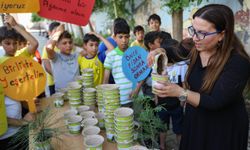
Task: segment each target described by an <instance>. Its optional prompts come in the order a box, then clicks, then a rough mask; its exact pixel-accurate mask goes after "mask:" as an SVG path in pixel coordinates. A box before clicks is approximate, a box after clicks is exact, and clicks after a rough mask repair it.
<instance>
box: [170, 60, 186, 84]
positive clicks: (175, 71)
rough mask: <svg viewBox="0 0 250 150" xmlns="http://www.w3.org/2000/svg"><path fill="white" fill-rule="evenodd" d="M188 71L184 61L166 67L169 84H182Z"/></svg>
mask: <svg viewBox="0 0 250 150" xmlns="http://www.w3.org/2000/svg"><path fill="white" fill-rule="evenodd" d="M187 69H188V65H187V62H186V61H180V62H178V63H175V64H173V65H172V66H168V67H167V72H168V77H169V80H170V82H171V83H177V84H178V83H180V82H184V80H185V75H186V72H187Z"/></svg>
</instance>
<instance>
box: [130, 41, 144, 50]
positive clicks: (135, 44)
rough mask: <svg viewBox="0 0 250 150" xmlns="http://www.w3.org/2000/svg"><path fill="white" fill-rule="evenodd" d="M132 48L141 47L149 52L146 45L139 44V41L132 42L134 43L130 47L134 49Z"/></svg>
mask: <svg viewBox="0 0 250 150" xmlns="http://www.w3.org/2000/svg"><path fill="white" fill-rule="evenodd" d="M132 46H140V47H142V48H144V49H145V50H147V48H146V46H145V45H144V43H143V42H142V43H139V42H138V41H137V40H134V42H132V43H131V44H130V47H132Z"/></svg>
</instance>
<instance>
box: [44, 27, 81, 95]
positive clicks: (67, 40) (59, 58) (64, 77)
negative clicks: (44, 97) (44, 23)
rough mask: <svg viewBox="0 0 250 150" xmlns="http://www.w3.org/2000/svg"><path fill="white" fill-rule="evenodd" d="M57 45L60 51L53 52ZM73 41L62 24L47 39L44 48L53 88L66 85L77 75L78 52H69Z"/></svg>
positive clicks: (56, 88)
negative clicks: (53, 83)
mask: <svg viewBox="0 0 250 150" xmlns="http://www.w3.org/2000/svg"><path fill="white" fill-rule="evenodd" d="M55 46H56V47H58V49H59V50H60V52H55V51H54V48H55ZM72 49H73V41H72V37H71V34H70V33H69V32H68V31H64V26H63V25H60V26H59V27H58V31H57V32H56V33H55V34H54V35H53V37H51V39H50V40H49V42H48V44H47V46H46V50H47V53H48V58H49V59H50V60H51V66H52V74H53V77H54V81H55V90H56V91H58V90H59V89H61V88H65V87H67V84H68V83H69V82H72V81H74V79H75V77H76V76H77V75H79V64H78V61H77V58H78V56H79V53H71V52H72Z"/></svg>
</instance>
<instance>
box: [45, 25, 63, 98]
mask: <svg viewBox="0 0 250 150" xmlns="http://www.w3.org/2000/svg"><path fill="white" fill-rule="evenodd" d="M59 25H60V23H59V22H52V23H51V24H50V25H49V31H48V35H49V37H52V36H53V35H54V33H55V32H56V29H57V27H58V26H59ZM54 50H55V51H56V52H59V49H58V48H55V49H54ZM42 62H43V66H44V69H45V71H46V74H47V85H48V87H49V92H50V96H51V95H53V94H54V93H55V83H54V78H53V74H52V69H51V64H50V60H49V58H48V54H47V51H46V48H45V46H44V48H43V53H42Z"/></svg>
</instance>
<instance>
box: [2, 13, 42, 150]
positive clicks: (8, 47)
mask: <svg viewBox="0 0 250 150" xmlns="http://www.w3.org/2000/svg"><path fill="white" fill-rule="evenodd" d="M4 21H5V23H6V24H8V26H9V27H6V26H3V27H1V28H0V43H1V45H2V46H3V49H4V51H5V55H4V56H3V57H0V64H1V63H3V62H4V61H6V60H7V59H9V58H11V57H14V56H17V55H16V51H17V32H18V33H20V34H21V35H22V36H23V37H24V38H25V39H26V40H27V41H29V43H30V45H29V46H27V47H25V48H24V49H22V50H21V52H20V53H19V54H18V56H26V57H30V56H32V55H34V53H35V51H36V49H37V47H38V42H37V40H36V39H35V38H34V37H33V36H32V35H31V34H29V33H28V32H27V31H25V30H24V29H23V28H22V27H21V26H20V25H18V24H17V23H16V21H15V19H14V18H13V17H12V16H11V15H6V16H5V17H4ZM5 106H6V113H7V121H8V130H7V132H6V133H5V134H4V135H2V136H0V145H1V149H8V148H9V141H10V140H11V139H12V138H13V137H14V136H15V134H16V133H17V132H18V130H19V128H20V126H22V125H24V124H25V123H26V122H27V121H31V120H33V118H34V116H33V114H32V113H27V114H26V115H25V116H24V117H23V118H22V106H21V103H20V102H19V101H15V100H13V99H11V98H9V97H7V96H5ZM25 148H26V147H25V146H24V147H22V145H20V148H19V149H25Z"/></svg>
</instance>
